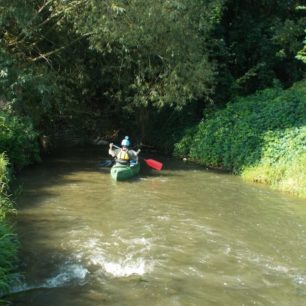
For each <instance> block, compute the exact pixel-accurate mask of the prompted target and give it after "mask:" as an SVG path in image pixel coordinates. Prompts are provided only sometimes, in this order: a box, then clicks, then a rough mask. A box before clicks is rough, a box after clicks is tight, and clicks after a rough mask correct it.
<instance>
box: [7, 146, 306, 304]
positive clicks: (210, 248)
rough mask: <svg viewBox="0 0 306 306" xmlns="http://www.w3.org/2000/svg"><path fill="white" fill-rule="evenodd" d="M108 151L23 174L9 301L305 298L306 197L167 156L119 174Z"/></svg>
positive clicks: (74, 154) (74, 153)
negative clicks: (160, 165) (157, 167)
mask: <svg viewBox="0 0 306 306" xmlns="http://www.w3.org/2000/svg"><path fill="white" fill-rule="evenodd" d="M103 151H105V150H102V148H100V149H78V150H76V149H73V150H71V151H69V152H66V153H62V154H61V155H58V156H56V157H52V158H48V159H47V160H46V161H45V162H44V163H42V164H41V165H38V166H36V167H34V168H31V169H28V170H26V171H24V172H23V173H22V175H21V177H20V183H21V184H22V186H23V192H22V194H21V196H20V198H19V200H18V203H17V205H18V211H19V213H18V216H17V218H16V221H15V223H16V230H17V232H18V234H19V237H20V240H21V254H20V257H21V259H22V264H21V267H20V272H21V273H22V275H23V278H22V279H20V282H19V283H16V285H15V286H14V288H12V292H13V294H12V295H11V296H10V300H11V301H12V304H13V305H18V306H21V305H22V306H25V305H30V306H42V305H43V306H51V305H52V306H53V305H54V306H55V305H56V306H69V305H73V306H92V305H133V306H138V305H139V306H144V305H146V306H149V305H165V306H168V305H169V306H170V305H306V235H305V233H306V202H305V201H302V200H298V199H296V198H293V197H290V196H287V195H284V194H280V193H277V192H274V191H271V190H270V189H268V188H265V187H261V186H254V185H250V184H245V183H243V182H242V181H241V180H240V179H239V178H237V177H234V176H231V175H228V174H223V173H216V172H212V171H207V170H205V169H204V168H200V167H197V166H194V165H190V164H188V163H183V162H180V161H174V160H170V159H163V160H162V161H163V162H164V170H162V171H161V172H157V171H154V170H152V171H151V170H149V169H148V168H147V167H146V165H145V164H144V165H143V170H142V172H141V174H140V176H139V177H138V178H136V179H134V180H131V181H129V182H114V181H112V179H111V177H110V174H109V168H104V169H100V168H99V167H98V166H97V163H98V162H99V161H100V160H101V156H102V154H103ZM150 157H152V156H150ZM153 158H154V156H153ZM156 159H157V158H156Z"/></svg>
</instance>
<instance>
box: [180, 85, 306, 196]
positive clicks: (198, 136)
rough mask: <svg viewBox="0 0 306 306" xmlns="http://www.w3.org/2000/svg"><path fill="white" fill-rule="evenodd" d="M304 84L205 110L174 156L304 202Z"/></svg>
mask: <svg viewBox="0 0 306 306" xmlns="http://www.w3.org/2000/svg"><path fill="white" fill-rule="evenodd" d="M305 152H306V83H305V81H303V82H299V83H297V84H295V85H294V86H293V87H292V88H290V89H287V90H283V89H281V88H272V89H266V90H263V91H260V92H258V93H257V94H255V95H252V96H248V97H242V98H237V99H235V100H234V101H232V102H231V103H229V104H227V106H226V108H224V109H221V110H216V111H212V112H210V113H209V114H208V115H206V116H205V118H204V119H203V120H202V122H201V123H200V124H199V125H197V126H196V127H194V128H193V129H189V130H188V131H186V133H185V136H184V137H183V138H182V139H181V140H180V142H178V143H177V144H176V145H175V154H176V155H178V156H185V157H189V158H190V159H192V160H195V161H197V162H200V163H202V164H204V165H207V166H210V167H217V168H222V169H225V170H229V171H232V172H233V173H236V174H240V175H242V177H243V178H244V179H246V180H248V181H253V182H259V183H265V184H269V185H270V186H272V187H273V188H275V189H278V190H283V191H287V192H290V193H292V194H295V195H298V196H301V197H304V198H306V153H305Z"/></svg>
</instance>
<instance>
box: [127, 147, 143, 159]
mask: <svg viewBox="0 0 306 306" xmlns="http://www.w3.org/2000/svg"><path fill="white" fill-rule="evenodd" d="M139 153H140V149H139V150H138V151H137V152H136V151H134V150H129V156H130V159H131V160H133V159H134V160H137V161H138V154H139Z"/></svg>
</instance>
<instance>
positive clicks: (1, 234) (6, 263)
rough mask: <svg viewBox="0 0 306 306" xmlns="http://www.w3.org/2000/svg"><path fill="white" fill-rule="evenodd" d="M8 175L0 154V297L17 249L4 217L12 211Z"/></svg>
mask: <svg viewBox="0 0 306 306" xmlns="http://www.w3.org/2000/svg"><path fill="white" fill-rule="evenodd" d="M8 174H9V172H8V159H7V158H6V156H5V154H4V153H2V154H0V297H1V296H2V295H3V294H5V293H6V292H8V290H9V285H10V283H11V281H12V277H13V270H14V263H15V262H16V257H17V248H18V243H17V240H16V236H15V235H14V233H13V231H12V229H11V227H10V226H9V225H8V224H7V223H6V222H5V217H6V215H7V214H9V213H12V212H13V211H14V209H13V207H12V202H11V201H10V198H9V196H8V194H7V187H8V180H9V177H8ZM0 304H1V301H0Z"/></svg>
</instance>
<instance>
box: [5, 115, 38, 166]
mask: <svg viewBox="0 0 306 306" xmlns="http://www.w3.org/2000/svg"><path fill="white" fill-rule="evenodd" d="M37 136H38V135H37V133H36V132H35V131H34V129H33V126H32V123H31V121H30V119H27V118H23V119H21V118H18V117H16V116H12V115H8V114H7V113H4V112H0V153H3V152H5V153H6V155H7V156H9V159H10V162H11V164H12V165H13V166H14V167H16V168H17V169H21V168H22V167H24V166H26V165H29V164H30V163H31V162H33V161H37V160H39V145H38V139H37Z"/></svg>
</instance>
